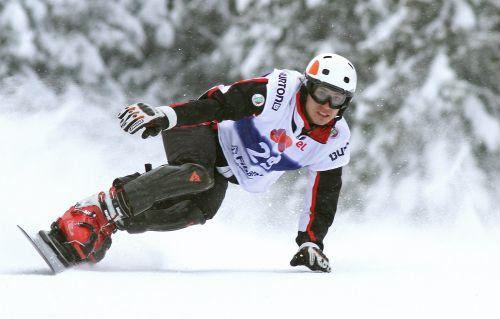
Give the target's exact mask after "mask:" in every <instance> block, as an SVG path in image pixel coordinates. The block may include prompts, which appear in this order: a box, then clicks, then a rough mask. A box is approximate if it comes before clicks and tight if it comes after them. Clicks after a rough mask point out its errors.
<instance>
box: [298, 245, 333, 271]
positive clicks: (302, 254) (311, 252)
mask: <svg viewBox="0 0 500 319" xmlns="http://www.w3.org/2000/svg"><path fill="white" fill-rule="evenodd" d="M290 265H291V266H294V267H295V266H306V267H307V268H309V269H311V270H318V271H322V272H330V271H331V268H330V262H329V261H328V258H326V256H325V254H323V252H322V251H321V249H320V248H319V246H318V245H316V244H315V243H311V242H307V243H303V244H302V245H300V247H299V251H298V252H297V253H296V254H295V256H293V258H292V260H291V261H290Z"/></svg>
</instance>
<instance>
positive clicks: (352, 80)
mask: <svg viewBox="0 0 500 319" xmlns="http://www.w3.org/2000/svg"><path fill="white" fill-rule="evenodd" d="M305 76H306V80H307V82H306V84H307V88H308V90H311V89H312V87H313V86H314V85H324V86H326V87H328V88H330V89H333V90H335V91H338V92H341V93H344V94H346V96H347V99H346V101H345V103H344V104H343V105H342V108H346V107H347V106H348V105H349V102H350V100H351V99H352V96H353V93H354V92H355V91H356V83H357V75H356V69H355V68H354V66H353V65H352V63H351V62H349V60H347V59H346V58H344V57H343V56H340V55H338V54H333V53H325V54H320V55H318V56H316V57H314V58H313V59H312V60H311V62H309V64H308V65H307V68H306V72H305ZM309 92H312V91H309Z"/></svg>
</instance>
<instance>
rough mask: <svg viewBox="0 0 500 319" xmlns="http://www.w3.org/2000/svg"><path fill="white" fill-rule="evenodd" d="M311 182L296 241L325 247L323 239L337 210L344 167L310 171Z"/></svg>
mask: <svg viewBox="0 0 500 319" xmlns="http://www.w3.org/2000/svg"><path fill="white" fill-rule="evenodd" d="M309 184H310V185H309V187H310V188H309V190H308V192H307V195H306V203H305V208H304V210H303V212H302V214H301V217H300V222H299V231H298V234H297V238H296V239H295V241H296V242H297V244H298V245H299V246H300V245H301V244H303V243H305V242H313V243H316V244H317V245H318V246H319V247H320V248H321V249H323V239H324V238H325V236H326V234H327V232H328V228H329V227H330V226H331V225H332V223H333V219H334V217H335V213H336V211H337V203H338V200H339V195H340V189H341V188H342V167H339V168H335V169H331V170H327V171H318V172H314V171H310V177H309Z"/></svg>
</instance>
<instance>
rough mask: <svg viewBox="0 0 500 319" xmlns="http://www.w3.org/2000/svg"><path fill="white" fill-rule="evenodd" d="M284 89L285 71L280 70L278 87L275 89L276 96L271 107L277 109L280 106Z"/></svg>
mask: <svg viewBox="0 0 500 319" xmlns="http://www.w3.org/2000/svg"><path fill="white" fill-rule="evenodd" d="M285 89H286V73H285V72H281V73H280V74H279V75H278V89H277V90H276V98H275V99H274V102H273V106H272V109H273V110H275V111H277V110H279V108H280V107H281V103H283V97H284V95H285Z"/></svg>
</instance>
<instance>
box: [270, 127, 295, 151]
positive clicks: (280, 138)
mask: <svg viewBox="0 0 500 319" xmlns="http://www.w3.org/2000/svg"><path fill="white" fill-rule="evenodd" d="M270 137H271V140H273V141H274V142H276V143H278V151H280V152H284V151H285V150H286V149H287V148H288V147H290V146H292V139H291V138H290V137H289V136H288V135H286V131H285V130H284V129H282V128H280V129H277V130H272V131H271V135H270Z"/></svg>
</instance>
